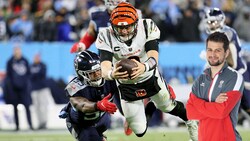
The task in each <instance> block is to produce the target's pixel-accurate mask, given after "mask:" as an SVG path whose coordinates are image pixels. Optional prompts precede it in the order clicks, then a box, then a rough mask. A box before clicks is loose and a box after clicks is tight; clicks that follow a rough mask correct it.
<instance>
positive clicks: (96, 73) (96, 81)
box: [77, 64, 103, 87]
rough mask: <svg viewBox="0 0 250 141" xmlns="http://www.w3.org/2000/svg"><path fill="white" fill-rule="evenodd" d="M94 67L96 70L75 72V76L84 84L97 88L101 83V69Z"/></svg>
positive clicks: (98, 66)
mask: <svg viewBox="0 0 250 141" xmlns="http://www.w3.org/2000/svg"><path fill="white" fill-rule="evenodd" d="M96 66H97V68H96V69H93V70H88V71H82V70H77V74H78V75H79V76H80V77H82V78H83V81H84V83H86V84H87V85H89V86H92V87H99V86H101V85H102V83H103V79H102V71H101V67H100V65H99V64H98V65H96ZM93 67H94V66H93Z"/></svg>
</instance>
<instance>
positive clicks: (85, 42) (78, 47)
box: [70, 22, 96, 53]
mask: <svg viewBox="0 0 250 141" xmlns="http://www.w3.org/2000/svg"><path fill="white" fill-rule="evenodd" d="M95 40H96V31H95V27H94V24H93V23H92V22H90V23H89V27H88V30H87V32H86V33H85V34H84V35H83V37H82V38H81V39H80V41H79V42H78V43H75V44H74V45H73V46H72V47H71V49H70V53H76V52H80V51H84V50H86V49H88V48H89V47H90V46H91V45H92V44H93V43H94V42H95Z"/></svg>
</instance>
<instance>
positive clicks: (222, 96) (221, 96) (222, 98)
mask: <svg viewBox="0 0 250 141" xmlns="http://www.w3.org/2000/svg"><path fill="white" fill-rule="evenodd" d="M227 99H228V96H227V93H220V94H219V95H218V96H217V97H216V99H215V102H217V103H223V102H225V101H227Z"/></svg>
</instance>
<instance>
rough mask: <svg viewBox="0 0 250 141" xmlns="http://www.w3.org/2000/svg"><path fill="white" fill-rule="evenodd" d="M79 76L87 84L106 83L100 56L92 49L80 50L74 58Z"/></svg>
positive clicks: (96, 85) (99, 84) (95, 85)
mask: <svg viewBox="0 0 250 141" xmlns="http://www.w3.org/2000/svg"><path fill="white" fill-rule="evenodd" d="M74 66H75V71H76V74H77V77H78V78H79V79H80V80H81V81H82V82H83V83H84V84H86V85H89V86H93V87H100V86H102V85H103V83H104V79H103V78H102V71H101V64H100V58H99V56H98V55H97V54H96V53H94V52H91V51H88V50H86V51H82V52H79V53H78V54H77V55H76V57H75V60H74Z"/></svg>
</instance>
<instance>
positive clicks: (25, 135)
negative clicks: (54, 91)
mask: <svg viewBox="0 0 250 141" xmlns="http://www.w3.org/2000/svg"><path fill="white" fill-rule="evenodd" d="M239 131H240V134H241V136H242V138H243V141H250V129H248V130H243V129H241V130H239ZM105 134H106V135H107V136H108V141H188V133H187V132H186V131H185V130H182V129H181V130H166V131H164V129H160V130H159V129H157V130H154V129H150V130H149V131H148V132H147V133H146V135H145V136H144V137H142V138H138V137H136V136H135V135H131V136H126V135H124V134H123V132H122V130H115V131H113V130H110V131H107V132H106V133H105ZM0 141H74V139H73V138H72V137H71V135H70V134H69V133H68V132H67V131H66V130H63V131H59V132H58V131H54V130H48V131H42V132H40V131H39V132H36V131H33V132H30V131H28V132H10V131H9V132H6V131H4V132H2V131H0Z"/></svg>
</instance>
